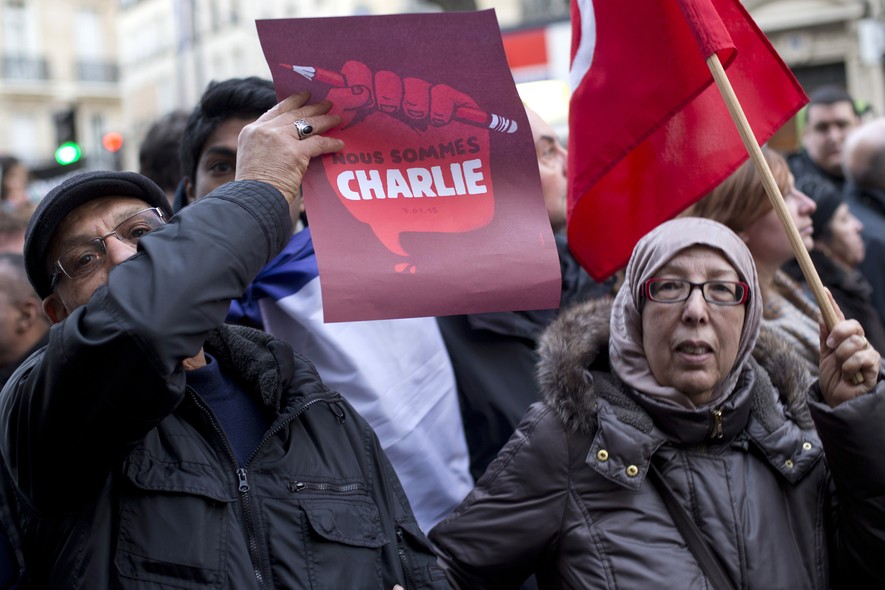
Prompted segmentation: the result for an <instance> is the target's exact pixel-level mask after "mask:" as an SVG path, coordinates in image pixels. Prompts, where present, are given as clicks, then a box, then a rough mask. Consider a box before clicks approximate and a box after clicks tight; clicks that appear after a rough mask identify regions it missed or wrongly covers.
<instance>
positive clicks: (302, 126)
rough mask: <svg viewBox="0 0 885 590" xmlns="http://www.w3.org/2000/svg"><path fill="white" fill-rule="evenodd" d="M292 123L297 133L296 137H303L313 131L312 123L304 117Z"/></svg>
mask: <svg viewBox="0 0 885 590" xmlns="http://www.w3.org/2000/svg"><path fill="white" fill-rule="evenodd" d="M293 125H295V131H296V132H297V133H298V139H304V138H305V137H307V136H309V135H310V134H311V133H313V125H311V124H310V123H308V122H307V121H306V120H305V119H298V120H297V121H295V122H294V123H293Z"/></svg>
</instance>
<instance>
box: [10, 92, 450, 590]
mask: <svg viewBox="0 0 885 590" xmlns="http://www.w3.org/2000/svg"><path fill="white" fill-rule="evenodd" d="M306 100H307V96H306V94H297V95H294V96H291V97H289V98H287V99H286V100H284V101H283V102H281V103H280V104H279V105H277V106H275V107H274V108H273V109H271V110H270V111H268V112H267V113H266V114H264V115H262V117H260V118H259V119H258V120H257V121H255V122H254V123H253V124H251V125H249V126H247V127H246V128H245V129H243V131H242V133H241V134H240V136H239V150H240V152H241V153H242V154H243V156H242V157H241V158H240V159H239V161H238V165H237V176H236V181H235V182H231V183H228V184H226V185H225V186H224V187H221V188H219V189H218V190H216V191H214V192H213V194H212V195H210V196H207V197H206V198H204V199H202V200H201V201H200V202H199V203H197V204H196V205H194V206H192V207H188V208H187V210H186V211H182V212H181V213H180V214H179V215H177V216H175V217H174V218H171V219H170V218H169V213H170V212H169V206H168V201H167V199H166V195H165V194H164V193H163V191H162V190H160V189H159V187H157V186H156V185H155V184H153V183H152V182H150V181H149V180H147V179H146V178H144V177H142V176H140V175H137V174H133V173H126V172H93V173H86V174H81V175H78V176H74V177H72V178H71V179H69V180H67V181H65V182H64V183H63V184H61V185H60V186H59V187H57V188H56V189H54V190H53V191H52V192H51V193H50V194H49V195H47V197H46V198H45V199H44V201H43V202H42V203H41V204H40V206H39V208H38V209H37V211H36V212H35V215H34V217H33V220H32V222H31V224H30V226H29V229H28V234H27V238H26V245H25V257H26V261H27V269H28V276H29V278H30V279H31V282H32V284H33V285H34V287H35V289H36V291H37V292H38V294H40V295H41V296H42V297H44V302H43V306H44V309H45V310H46V313H47V315H49V317H50V318H51V319H52V321H53V322H54V323H55V325H54V326H53V327H52V329H51V331H50V337H49V344H48V345H47V347H46V348H45V349H44V350H43V352H42V353H40V354H37V355H35V356H33V357H31V359H29V360H28V361H27V362H26V363H25V364H23V365H22V366H21V367H20V368H19V370H18V371H17V372H16V374H15V375H14V376H13V378H12V380H11V381H10V382H9V383H8V384H7V386H6V388H5V390H4V392H3V395H2V399H0V432H2V439H0V451H2V457H3V461H4V463H5V466H6V467H7V468H8V470H9V473H10V474H11V480H12V486H13V488H14V491H15V499H16V501H17V502H16V503H17V506H18V514H17V516H18V523H19V525H20V528H21V530H22V533H23V534H22V536H23V541H22V549H23V555H24V561H25V566H26V570H27V572H28V575H29V580H28V582H29V583H30V584H31V585H33V586H34V587H41V588H149V587H150V588H156V587H176V588H184V587H187V588H210V587H211V588H238V589H239V588H255V589H258V588H268V589H269V588H308V587H312V588H317V587H324V588H354V587H363V588H391V587H393V586H394V584H397V583H405V584H406V585H413V586H415V587H421V588H434V587H441V586H442V584H443V583H442V582H440V578H439V577H438V570H437V569H436V566H435V562H434V559H433V557H432V554H431V553H430V552H429V551H428V550H427V549H426V544H425V540H424V538H423V536H422V534H421V532H420V530H419V528H418V526H417V524H416V522H415V520H414V517H413V515H412V513H411V510H410V508H409V506H408V502H407V501H406V500H405V496H404V494H403V492H402V489H401V487H400V485H399V482H398V480H397V479H396V475H395V474H394V472H393V470H392V468H391V467H390V464H389V463H388V461H387V460H386V458H385V457H384V455H383V453H382V451H381V449H380V447H379V445H378V442H377V439H376V438H375V436H374V434H373V432H372V431H371V429H370V428H369V427H368V425H367V424H366V423H365V422H364V421H363V420H362V419H361V418H360V416H359V415H358V414H357V413H356V412H354V411H353V410H352V409H351V407H350V406H349V405H348V404H347V402H346V401H345V400H344V399H343V398H342V397H341V396H340V395H338V394H337V393H334V392H332V391H330V390H329V389H328V388H327V387H326V386H325V385H324V384H323V382H322V381H321V380H320V378H319V377H318V375H317V374H316V372H315V370H314V369H313V366H312V365H311V364H310V362H309V361H307V360H306V359H305V358H303V357H301V356H299V355H297V354H293V352H292V350H291V348H290V347H288V346H287V345H286V344H284V343H283V342H280V341H277V340H275V339H273V338H272V337H270V336H268V335H266V334H264V333H261V332H256V331H254V330H251V329H248V328H239V327H229V326H224V325H222V322H223V320H224V317H225V314H226V313H227V309H228V305H229V301H230V299H231V298H233V297H237V296H238V295H239V294H240V293H242V291H243V289H245V287H246V285H248V284H249V282H250V281H251V280H252V278H254V276H255V274H256V273H257V272H258V271H259V270H260V269H261V267H262V266H263V265H265V264H266V263H267V262H268V261H269V260H270V259H271V258H273V257H274V256H275V255H276V254H277V253H278V252H279V250H280V249H281V248H282V247H283V246H284V245H285V243H286V242H287V241H288V239H289V236H290V234H291V231H292V226H291V218H290V210H289V207H290V206H291V205H292V203H293V202H294V201H295V197H296V195H297V194H298V187H299V185H300V182H301V177H302V175H303V173H304V171H305V169H306V167H307V164H308V162H309V161H310V158H311V157H314V156H318V155H320V154H323V153H328V152H331V151H336V150H339V149H341V147H342V143H341V142H340V141H338V140H333V139H331V138H328V137H324V136H323V135H322V133H323V132H324V131H326V130H328V129H329V128H330V127H332V126H334V125H335V124H337V123H338V122H339V121H340V119H339V118H338V117H337V116H332V115H329V114H328V110H329V108H330V104H329V103H328V102H320V103H317V104H314V105H308V104H306ZM296 122H298V123H299V124H300V127H299V126H296V125H294V123H296ZM308 128H309V129H308ZM308 131H310V133H307V132H308ZM299 137H303V139H299Z"/></svg>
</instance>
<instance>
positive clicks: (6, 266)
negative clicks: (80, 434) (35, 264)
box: [0, 212, 49, 590]
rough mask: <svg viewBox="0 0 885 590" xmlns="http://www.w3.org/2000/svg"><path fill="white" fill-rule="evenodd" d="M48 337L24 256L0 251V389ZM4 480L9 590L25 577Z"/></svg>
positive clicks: (0, 494) (4, 580)
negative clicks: (26, 270)
mask: <svg viewBox="0 0 885 590" xmlns="http://www.w3.org/2000/svg"><path fill="white" fill-rule="evenodd" d="M2 214H3V212H0V215H2ZM48 339H49V318H47V317H46V314H44V313H43V306H42V302H41V301H40V298H39V297H38V296H37V294H36V293H34V288H33V287H31V284H30V283H29V282H28V277H27V274H26V272H25V263H24V257H23V256H22V255H21V254H19V253H8V252H7V253H0V390H2V389H3V386H4V385H6V382H7V381H9V378H10V377H11V376H12V374H13V372H14V371H15V370H16V369H17V368H18V366H19V365H21V364H22V363H23V362H24V361H25V359H27V358H28V357H29V356H31V355H32V354H33V353H34V352H36V351H37V350H38V349H40V348H42V347H43V346H45V345H46V342H47V341H48ZM0 469H3V470H5V467H2V468H0ZM0 480H2V481H0V525H2V528H0V588H3V589H4V590H5V589H6V588H14V587H15V584H16V582H18V580H19V579H20V578H21V575H22V566H21V564H22V561H23V560H22V557H21V555H20V553H18V551H20V548H21V543H20V540H19V539H20V536H19V530H18V527H17V525H16V522H15V519H14V518H13V516H12V515H13V513H14V509H13V508H12V506H13V505H14V504H15V497H14V494H13V493H12V492H11V490H10V489H9V487H8V481H9V480H8V477H6V478H5V479H4V478H0ZM17 550H18V551H17Z"/></svg>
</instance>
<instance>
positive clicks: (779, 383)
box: [537, 300, 813, 432]
mask: <svg viewBox="0 0 885 590" xmlns="http://www.w3.org/2000/svg"><path fill="white" fill-rule="evenodd" d="M611 308H612V303H611V301H610V300H593V301H588V302H586V303H582V304H579V305H575V306H573V307H570V308H568V309H566V310H564V311H563V312H562V313H561V314H560V316H559V317H558V318H557V320H556V321H555V322H553V323H552V324H551V325H550V326H549V327H548V328H547V330H546V331H545V332H544V334H543V335H542V337H541V340H540V342H539V345H538V354H539V357H540V358H539V362H538V373H537V375H538V383H539V385H540V390H541V394H542V398H543V399H544V401H545V402H546V403H547V405H549V406H550V407H551V408H553V409H554V410H555V411H556V413H557V415H558V416H559V418H560V420H562V423H563V424H564V425H565V427H566V429H567V430H569V431H572V432H591V431H592V430H593V428H594V423H595V415H596V412H597V409H598V404H597V402H598V399H599V395H598V394H599V391H598V388H597V387H596V385H595V383H594V379H593V378H592V376H591V372H595V371H600V372H610V368H609V364H608V343H609V334H610V327H609V319H610V316H611ZM751 362H752V364H753V365H756V366H758V367H760V368H761V369H762V370H764V373H765V375H766V376H767V378H770V380H771V384H772V385H773V386H774V387H775V388H777V390H778V392H779V396H780V402H781V404H782V405H783V407H784V410H785V412H786V414H787V416H788V417H789V418H791V419H792V420H793V421H794V422H796V423H797V425H798V426H799V427H800V428H802V429H808V428H811V427H812V421H811V417H810V415H809V412H808V408H807V404H806V393H807V391H808V388H809V386H810V385H811V383H812V382H813V378H812V377H811V375H809V374H808V371H807V370H806V369H805V368H804V365H803V363H802V360H801V359H800V358H799V357H798V356H797V355H796V353H795V352H793V351H792V350H791V349H790V348H789V346H788V345H787V344H786V343H785V342H783V341H782V340H781V339H780V338H778V337H777V336H776V335H775V334H774V332H772V331H771V330H768V329H766V328H765V327H764V326H763V327H762V329H761V332H760V334H759V338H758V340H757V342H756V347H755V349H754V350H753V361H751ZM757 373H758V371H757ZM763 378H765V377H763ZM615 379H616V378H615ZM766 406H769V404H766V403H764V401H763V402H762V403H760V402H759V401H758V400H757V401H756V402H754V408H753V412H754V414H755V415H756V416H757V418H758V419H760V420H761V421H762V423H763V424H765V425H766V426H767V427H768V428H774V427H775V426H776V423H778V422H782V421H783V417H782V416H780V415H779V414H780V413H779V412H778V411H777V409H776V408H774V407H773V406H771V407H766Z"/></svg>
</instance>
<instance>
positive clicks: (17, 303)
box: [0, 253, 49, 389]
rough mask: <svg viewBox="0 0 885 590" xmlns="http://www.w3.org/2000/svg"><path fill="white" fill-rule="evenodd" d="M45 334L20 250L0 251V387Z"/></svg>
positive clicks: (45, 322) (39, 303)
mask: <svg viewBox="0 0 885 590" xmlns="http://www.w3.org/2000/svg"><path fill="white" fill-rule="evenodd" d="M48 337H49V318H47V317H46V314H45V313H43V305H42V301H41V300H40V297H38V296H37V294H36V293H35V292H34V289H33V287H31V284H30V283H29V282H28V277H27V274H26V273H25V262H24V257H23V256H22V255H21V254H10V253H0V389H2V388H3V386H4V385H5V384H6V382H7V381H8V380H9V378H10V377H11V376H12V373H13V371H15V369H17V368H18V366H19V365H20V364H22V363H23V362H24V361H25V359H26V358H28V357H29V356H31V354H33V353H34V352H36V351H37V350H38V349H39V348H42V347H43V346H44V345H45V344H46V342H47V340H48Z"/></svg>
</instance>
